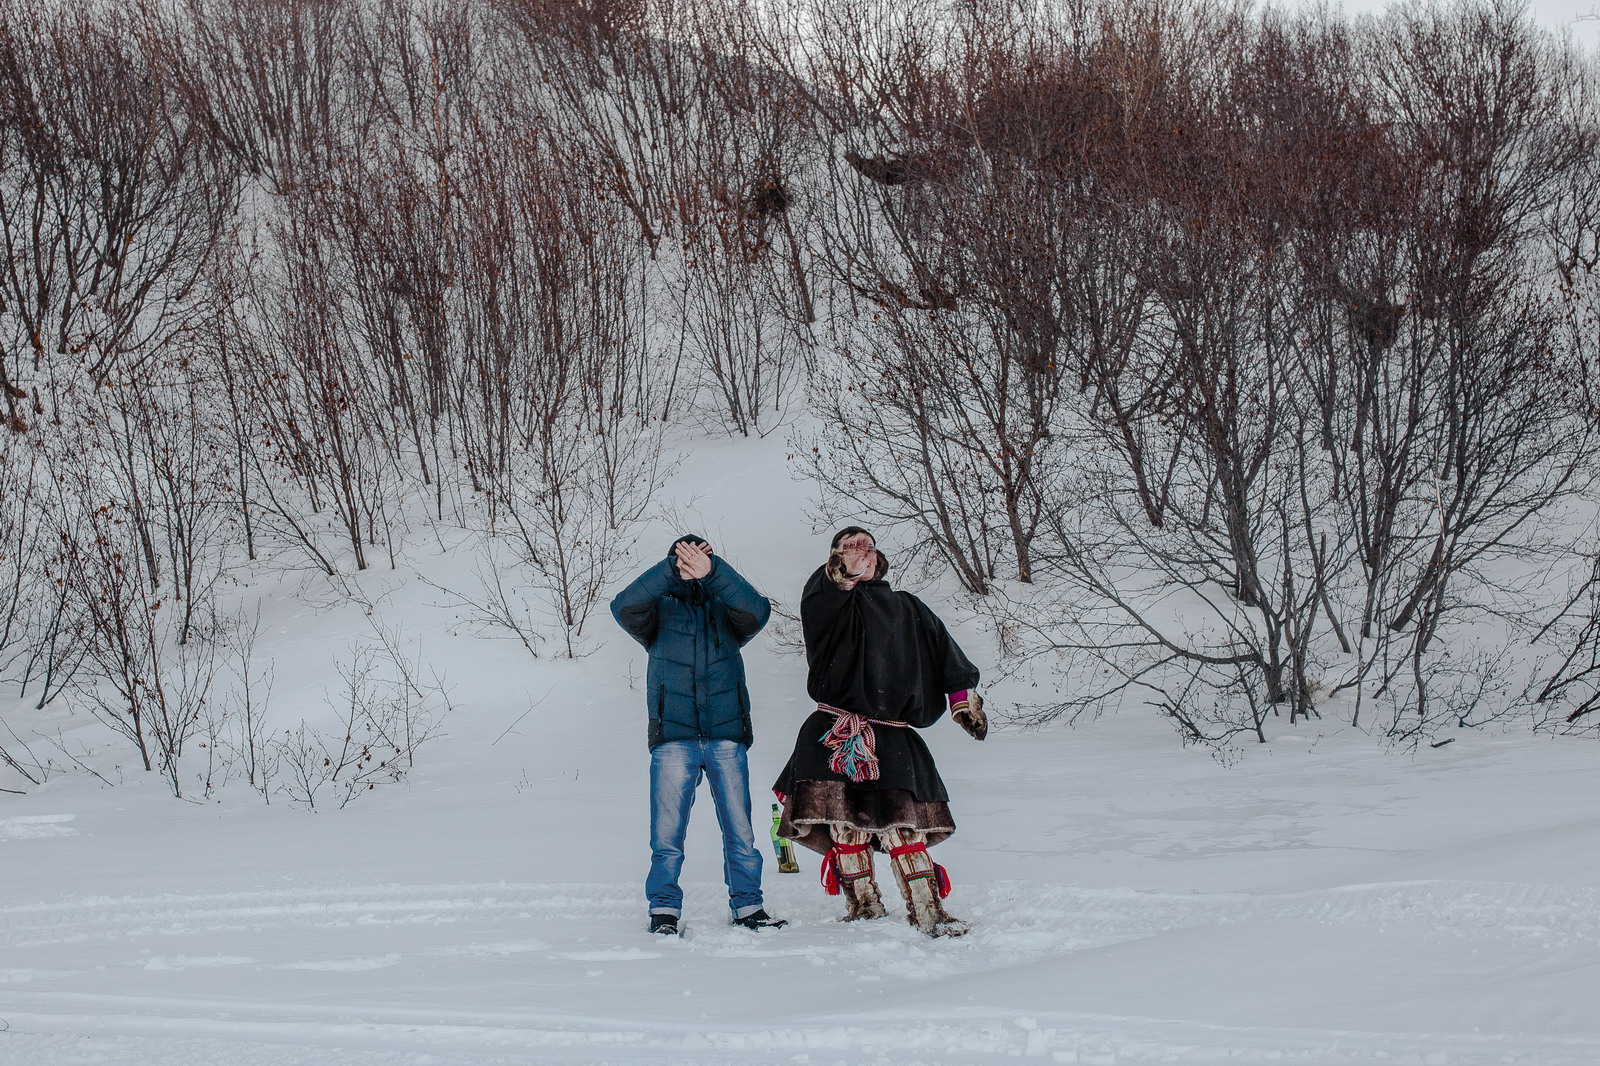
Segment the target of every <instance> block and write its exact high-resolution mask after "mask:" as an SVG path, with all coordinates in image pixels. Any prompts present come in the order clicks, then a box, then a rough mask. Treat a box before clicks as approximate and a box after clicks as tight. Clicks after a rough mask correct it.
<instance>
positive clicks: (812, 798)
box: [778, 781, 956, 855]
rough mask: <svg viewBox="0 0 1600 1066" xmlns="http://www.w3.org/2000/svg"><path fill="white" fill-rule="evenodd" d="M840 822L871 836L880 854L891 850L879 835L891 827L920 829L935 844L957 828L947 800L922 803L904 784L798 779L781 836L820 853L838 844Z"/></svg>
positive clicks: (782, 823)
mask: <svg viewBox="0 0 1600 1066" xmlns="http://www.w3.org/2000/svg"><path fill="white" fill-rule="evenodd" d="M836 826H837V827H842V828H845V829H853V830H856V831H857V832H861V833H866V834H868V835H869V836H870V837H871V842H872V846H873V848H874V849H875V850H877V851H879V852H883V851H886V850H887V849H886V848H885V847H884V846H883V844H882V842H880V841H879V840H878V834H880V833H882V832H884V831H885V830H888V829H909V830H911V831H912V832H916V833H921V834H923V835H924V836H925V837H926V838H927V842H928V845H929V846H930V847H931V846H933V845H934V844H937V843H939V842H940V841H942V840H945V839H946V838H948V837H949V836H950V835H951V834H952V833H954V832H955V831H956V823H955V819H954V818H952V817H951V816H950V805H949V804H948V803H943V802H931V803H930V802H923V801H920V800H918V799H917V798H916V797H915V796H913V795H912V794H911V793H910V792H908V791H907V790H905V789H903V788H884V789H859V788H851V787H850V786H849V785H847V784H845V783H844V782H842V781H799V782H796V784H795V790H794V792H793V794H791V795H790V796H789V797H788V801H787V802H785V803H784V805H783V820H782V821H781V822H780V823H779V825H778V835H779V836H781V837H787V838H788V839H790V840H793V841H794V842H795V843H796V844H799V845H800V846H801V847H803V848H806V849H808V850H810V851H814V852H816V853H817V854H819V855H821V854H825V853H826V852H827V851H828V849H829V848H831V847H832V846H833V829H834V827H836Z"/></svg>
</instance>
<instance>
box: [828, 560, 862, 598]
mask: <svg viewBox="0 0 1600 1066" xmlns="http://www.w3.org/2000/svg"><path fill="white" fill-rule="evenodd" d="M828 580H830V581H832V582H833V583H834V584H835V585H838V586H839V587H840V588H842V589H844V590H846V591H849V590H850V589H853V588H855V587H856V581H857V578H856V577H855V576H854V575H852V574H851V573H850V571H849V570H847V569H845V565H844V556H843V555H840V554H839V553H838V552H834V553H833V554H832V555H830V556H828Z"/></svg>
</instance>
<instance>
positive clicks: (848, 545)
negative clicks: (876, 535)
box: [835, 533, 878, 581]
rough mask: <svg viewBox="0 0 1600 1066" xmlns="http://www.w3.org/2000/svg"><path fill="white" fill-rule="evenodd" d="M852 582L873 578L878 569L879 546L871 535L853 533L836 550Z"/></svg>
mask: <svg viewBox="0 0 1600 1066" xmlns="http://www.w3.org/2000/svg"><path fill="white" fill-rule="evenodd" d="M835 554H836V555H838V556H839V559H840V561H841V562H842V564H843V566H844V569H845V571H846V573H847V574H848V575H849V577H850V579H851V580H852V581H860V580H863V579H867V578H871V577H872V576H873V575H874V574H875V573H876V572H877V569H878V546H877V544H876V543H874V542H873V539H872V534H870V533H852V534H851V535H850V536H848V537H846V538H844V539H843V540H841V541H840V542H839V547H838V548H837V549H835Z"/></svg>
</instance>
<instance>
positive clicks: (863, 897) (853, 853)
mask: <svg viewBox="0 0 1600 1066" xmlns="http://www.w3.org/2000/svg"><path fill="white" fill-rule="evenodd" d="M870 839H871V837H869V836H868V835H867V834H866V833H862V832H858V831H856V830H853V829H845V828H842V827H838V826H835V827H834V830H833V843H834V847H835V848H841V847H843V848H850V849H851V850H849V851H835V852H833V861H834V862H835V863H836V864H837V867H838V871H839V891H840V892H842V893H843V894H844V905H845V912H844V920H845V921H847V922H853V921H856V920H857V919H861V918H882V917H883V916H884V914H885V913H887V912H886V911H885V910H884V909H883V894H882V893H881V892H879V891H878V882H877V879H876V878H874V877H873V875H872V847H871V846H870V844H869V843H868V841H869V840H870ZM856 849H860V850H856Z"/></svg>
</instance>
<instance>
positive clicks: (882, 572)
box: [872, 548, 889, 581]
mask: <svg viewBox="0 0 1600 1066" xmlns="http://www.w3.org/2000/svg"><path fill="white" fill-rule="evenodd" d="M872 552H873V554H874V555H876V556H877V557H878V572H877V573H876V574H874V575H872V576H873V577H874V578H876V579H877V580H879V581H882V580H883V579H884V578H886V577H888V576H889V557H888V556H887V555H885V554H883V553H882V552H881V551H879V550H878V549H876V548H874V549H872Z"/></svg>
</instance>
